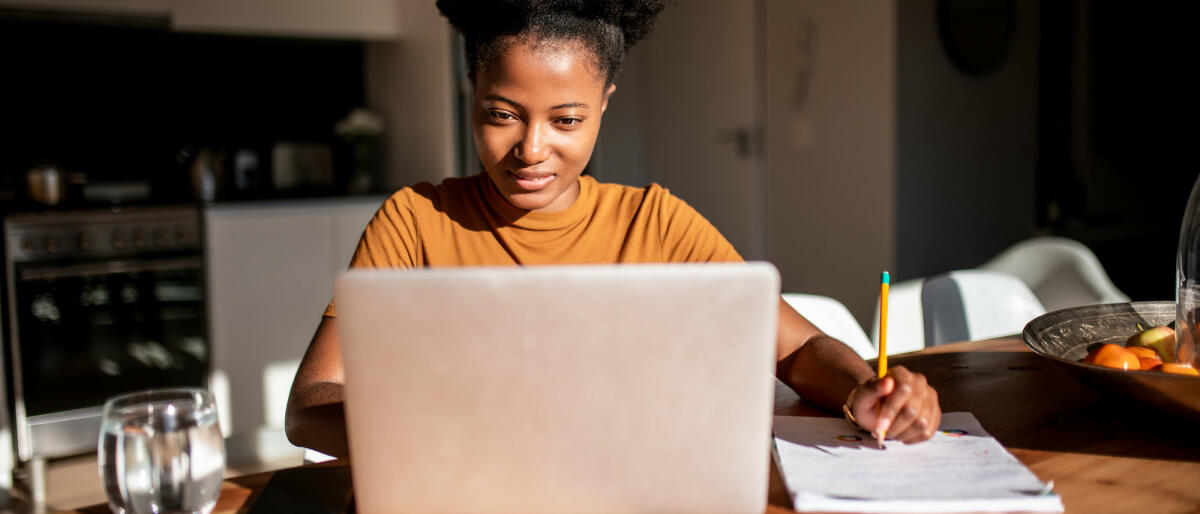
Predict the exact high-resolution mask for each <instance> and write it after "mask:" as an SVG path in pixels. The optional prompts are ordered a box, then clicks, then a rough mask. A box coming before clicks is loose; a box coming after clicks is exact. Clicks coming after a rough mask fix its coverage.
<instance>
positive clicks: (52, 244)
mask: <svg viewBox="0 0 1200 514" xmlns="http://www.w3.org/2000/svg"><path fill="white" fill-rule="evenodd" d="M42 247H43V248H45V249H46V253H58V240H57V239H54V238H53V237H50V236H46V239H45V240H44V241H42Z"/></svg>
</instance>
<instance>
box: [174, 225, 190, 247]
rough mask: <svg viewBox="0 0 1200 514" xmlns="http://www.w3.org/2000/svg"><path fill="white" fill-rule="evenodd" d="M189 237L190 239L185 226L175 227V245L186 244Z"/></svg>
mask: <svg viewBox="0 0 1200 514" xmlns="http://www.w3.org/2000/svg"><path fill="white" fill-rule="evenodd" d="M187 237H188V234H187V230H186V229H184V228H183V225H176V226H175V244H177V245H182V244H184V243H186V242H187Z"/></svg>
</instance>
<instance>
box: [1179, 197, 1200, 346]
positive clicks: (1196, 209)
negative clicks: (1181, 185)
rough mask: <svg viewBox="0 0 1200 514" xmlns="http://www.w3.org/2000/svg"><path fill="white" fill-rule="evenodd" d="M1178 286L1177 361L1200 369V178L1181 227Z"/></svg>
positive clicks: (1190, 198)
mask: <svg viewBox="0 0 1200 514" xmlns="http://www.w3.org/2000/svg"><path fill="white" fill-rule="evenodd" d="M1175 285H1176V289H1175V307H1176V311H1175V344H1176V349H1175V354H1176V358H1177V359H1178V361H1179V362H1181V363H1184V364H1191V365H1193V366H1200V177H1198V178H1197V179H1196V183H1195V185H1193V186H1192V194H1191V196H1190V197H1189V198H1188V203H1187V208H1186V209H1185V210H1184V213H1183V223H1182V224H1180V227H1179V254H1178V255H1177V257H1176V261H1175Z"/></svg>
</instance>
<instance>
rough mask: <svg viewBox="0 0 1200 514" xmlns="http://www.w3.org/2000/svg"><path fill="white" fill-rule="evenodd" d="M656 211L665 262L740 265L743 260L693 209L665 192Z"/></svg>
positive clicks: (661, 191)
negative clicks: (657, 212)
mask: <svg viewBox="0 0 1200 514" xmlns="http://www.w3.org/2000/svg"><path fill="white" fill-rule="evenodd" d="M656 193H660V194H661V195H662V197H661V199H660V200H659V201H660V207H659V215H660V216H661V220H660V224H659V226H660V227H661V229H662V241H663V252H664V255H665V256H666V258H667V262H740V261H742V256H741V255H739V254H738V252H737V250H736V249H734V248H733V245H732V244H730V243H729V241H728V240H727V239H725V236H723V235H721V232H720V231H718V230H717V227H714V226H713V225H712V223H709V222H708V220H707V219H705V218H704V216H701V215H700V213H699V212H697V211H696V209H694V208H692V206H691V205H688V204H687V202H684V201H683V200H682V199H680V198H678V197H676V196H674V195H672V194H671V193H670V192H669V191H667V190H666V189H660V190H659V191H657V192H656Z"/></svg>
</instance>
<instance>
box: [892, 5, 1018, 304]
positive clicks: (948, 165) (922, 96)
mask: <svg viewBox="0 0 1200 514" xmlns="http://www.w3.org/2000/svg"><path fill="white" fill-rule="evenodd" d="M936 6H937V2H936V1H935V0H912V1H905V2H902V3H900V4H899V10H898V11H897V14H898V16H897V20H896V23H897V25H896V31H897V34H898V35H899V38H898V39H897V41H898V47H897V49H896V51H897V57H896V59H897V63H896V79H895V87H896V106H897V114H896V137H897V139H896V174H897V175H896V191H895V195H896V198H895V202H896V209H897V213H896V221H897V225H896V237H897V247H896V267H895V270H894V271H895V276H896V278H897V279H901V280H902V279H906V278H913V277H924V276H928V275H932V274H936V273H939V272H943V271H949V270H953V269H961V268H970V267H975V266H977V265H979V264H980V263H982V262H983V261H985V260H987V259H988V258H989V257H991V256H993V255H995V254H996V253H999V252H1000V251H1001V250H1003V249H1004V248H1006V247H1007V246H1009V245H1010V244H1012V243H1015V242H1017V241H1019V240H1021V239H1025V238H1027V237H1030V236H1032V235H1033V234H1034V230H1035V228H1034V225H1035V220H1034V216H1035V207H1034V191H1035V170H1036V166H1037V153H1036V152H1037V144H1036V143H1037V101H1038V98H1037V64H1038V61H1037V57H1038V56H1037V28H1038V16H1037V14H1038V13H1037V4H1036V3H1035V2H1034V1H1032V0H1021V1H1018V2H1016V31H1015V35H1014V45H1013V47H1012V49H1011V53H1010V54H1009V56H1008V59H1007V61H1006V62H1005V63H1004V64H1003V65H1001V67H1000V68H999V69H998V70H996V72H995V73H994V74H992V75H989V76H986V77H982V78H977V77H970V76H967V75H965V74H963V73H961V72H959V71H957V70H956V69H955V68H954V67H953V66H952V65H951V62H950V60H949V58H948V57H947V54H946V52H945V51H944V50H943V48H942V46H941V42H940V40H939V36H938V29H937V17H936V9H937V7H936Z"/></svg>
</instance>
